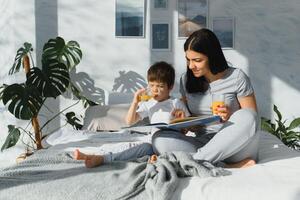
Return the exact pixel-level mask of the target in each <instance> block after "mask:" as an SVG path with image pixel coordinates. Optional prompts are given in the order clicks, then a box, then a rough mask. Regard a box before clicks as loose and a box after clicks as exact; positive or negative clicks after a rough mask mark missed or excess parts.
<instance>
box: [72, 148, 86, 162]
mask: <svg viewBox="0 0 300 200" xmlns="http://www.w3.org/2000/svg"><path fill="white" fill-rule="evenodd" d="M86 156H87V155H86V154H84V153H82V152H81V151H79V149H75V151H74V159H75V160H85V159H86Z"/></svg>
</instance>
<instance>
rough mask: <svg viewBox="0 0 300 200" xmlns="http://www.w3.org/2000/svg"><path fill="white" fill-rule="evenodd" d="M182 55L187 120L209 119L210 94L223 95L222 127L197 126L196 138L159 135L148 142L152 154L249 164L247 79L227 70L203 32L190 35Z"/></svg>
mask: <svg viewBox="0 0 300 200" xmlns="http://www.w3.org/2000/svg"><path fill="white" fill-rule="evenodd" d="M184 50H185V56H186V61H187V71H186V73H185V74H184V75H183V76H182V77H181V80H180V92H181V95H182V98H183V100H184V101H185V102H186V104H187V106H188V108H189V110H190V112H191V114H192V115H196V116H197V115H203V114H211V108H210V107H211V96H212V94H213V93H218V94H224V95H225V105H223V106H219V107H218V108H217V112H218V115H220V117H221V118H222V121H223V123H222V124H218V125H211V126H208V127H202V128H201V127H198V128H197V131H196V136H195V137H191V136H186V135H184V134H182V133H181V132H176V131H172V130H161V131H158V132H156V133H155V134H154V135H153V138H152V145H153V149H154V151H155V153H157V154H161V153H163V152H169V151H185V152H191V153H192V155H193V158H194V159H196V160H208V161H211V162H212V163H215V164H219V163H220V161H224V162H225V163H226V166H227V167H248V166H251V165H254V164H255V160H256V158H257V145H258V134H257V133H256V126H257V122H256V112H257V107H256V101H255V95H254V91H253V88H252V86H251V83H250V80H249V78H248V77H247V75H246V74H245V73H244V72H243V71H242V70H240V69H236V68H232V67H228V65H227V62H226V60H225V57H224V54H223V52H222V49H221V45H220V42H219V41H218V39H217V37H216V36H215V34H214V33H213V32H212V31H210V30H208V29H200V30H198V31H196V32H194V33H193V34H192V35H190V37H189V38H188V39H187V40H186V42H185V44H184ZM193 131H195V129H193ZM221 163H223V162H221ZM226 166H225V167H226Z"/></svg>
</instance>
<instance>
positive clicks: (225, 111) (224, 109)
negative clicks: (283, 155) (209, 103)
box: [215, 105, 231, 122]
mask: <svg viewBox="0 0 300 200" xmlns="http://www.w3.org/2000/svg"><path fill="white" fill-rule="evenodd" d="M215 111H216V113H217V115H219V116H220V117H221V119H222V121H223V122H226V121H227V120H228V119H229V117H230V116H231V112H230V110H229V108H228V106H226V105H218V106H217V108H216V109H215Z"/></svg>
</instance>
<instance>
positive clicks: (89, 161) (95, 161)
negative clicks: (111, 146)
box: [85, 155, 104, 168]
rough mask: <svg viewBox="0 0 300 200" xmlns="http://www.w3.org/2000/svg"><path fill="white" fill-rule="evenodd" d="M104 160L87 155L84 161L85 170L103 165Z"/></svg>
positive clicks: (100, 157) (98, 156) (96, 156)
mask: <svg viewBox="0 0 300 200" xmlns="http://www.w3.org/2000/svg"><path fill="white" fill-rule="evenodd" d="M103 161H104V158H103V156H101V155H87V156H86V159H85V166H86V167H87V168H92V167H97V166H99V165H101V164H103Z"/></svg>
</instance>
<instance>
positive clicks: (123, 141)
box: [0, 130, 300, 200]
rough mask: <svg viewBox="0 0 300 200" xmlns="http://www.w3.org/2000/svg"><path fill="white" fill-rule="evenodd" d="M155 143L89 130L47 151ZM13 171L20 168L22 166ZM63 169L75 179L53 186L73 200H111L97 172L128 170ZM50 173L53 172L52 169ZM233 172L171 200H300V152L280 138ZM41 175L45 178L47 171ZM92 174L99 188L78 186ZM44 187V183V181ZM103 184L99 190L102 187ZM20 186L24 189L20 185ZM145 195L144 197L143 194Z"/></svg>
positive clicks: (195, 181)
mask: <svg viewBox="0 0 300 200" xmlns="http://www.w3.org/2000/svg"><path fill="white" fill-rule="evenodd" d="M150 139H151V135H141V134H136V133H133V134H132V133H131V132H130V131H128V130H123V131H119V132H113V133H111V132H92V131H86V130H85V131H73V130H60V131H58V132H56V133H54V134H52V135H51V136H49V137H48V138H47V139H46V140H45V141H44V146H48V149H47V150H45V151H48V152H52V154H48V155H60V156H63V158H64V159H66V157H65V156H67V155H71V154H70V153H71V152H73V150H74V149H76V148H79V149H81V150H82V151H84V152H86V153H100V154H101V153H105V152H118V151H122V150H125V149H127V148H130V147H131V146H134V145H137V144H140V143H143V142H149V141H150ZM55 158H56V159H58V160H59V159H62V158H59V157H55ZM60 162H61V161H60ZM73 162H75V163H76V167H75V169H74V171H72V170H71V171H70V174H68V170H66V169H68V168H69V167H68V166H70V165H72V164H74V163H73ZM36 164H37V163H36V162H32V163H30V165H32V166H34V165H36ZM123 164H125V165H130V164H131V163H130V162H128V163H126V162H125V163H124V162H123ZM12 167H13V168H16V169H18V167H22V165H19V166H18V165H15V166H12ZM48 167H49V166H48ZM61 167H62V168H61V169H60V170H59V173H66V174H67V175H68V176H69V177H70V179H71V180H69V181H68V183H65V182H63V179H58V180H56V179H55V178H54V179H53V181H54V182H53V184H52V185H51V186H52V187H53V188H52V189H53V190H54V191H56V192H57V193H58V194H59V195H66V197H64V199H68V197H69V199H72V198H71V197H74V196H72V195H74V194H75V195H77V196H80V194H81V192H84V193H86V194H85V198H84V199H105V198H104V197H103V196H101V195H98V196H93V194H94V195H95V194H99V192H98V193H97V190H101V184H97V183H98V182H101V181H105V180H106V179H105V177H106V175H103V174H102V175H101V176H98V177H97V173H99V170H100V171H104V172H106V171H111V170H112V169H114V170H117V171H119V172H121V171H122V170H124V169H123V168H122V167H121V169H120V167H118V166H114V165H104V166H102V167H100V168H94V169H86V168H85V167H84V164H83V163H82V162H81V161H74V160H72V159H71V158H70V159H67V161H65V160H63V161H62V165H61ZM49 170H51V166H50V168H49ZM29 172H30V170H29ZM230 172H231V173H232V174H231V175H229V176H221V177H206V178H198V177H189V178H180V179H179V182H178V185H177V187H176V190H175V191H174V192H173V193H172V198H171V199H204V200H211V199H213V200H219V199H220V200H221V199H225V200H226V199H228V200H229V199H230V200H241V199H246V200H247V199H249V200H250V199H272V200H277V199H286V200H297V199H300V154H299V152H296V151H293V150H291V149H289V148H287V147H286V146H284V145H283V144H282V143H281V142H280V141H279V140H278V139H276V138H275V137H274V136H272V135H270V134H268V133H264V132H262V133H261V141H260V148H259V163H258V164H257V165H255V166H253V167H249V168H247V169H230ZM121 174H122V173H121ZM38 175H40V176H43V173H41V174H37V176H38ZM86 176H87V177H88V178H87V179H90V180H92V181H91V184H93V185H94V186H95V187H92V188H89V187H83V186H80V184H75V183H76V181H78V180H81V179H83V178H86ZM14 177H15V181H16V182H17V183H18V182H20V181H22V177H21V176H17V175H15V176H14ZM54 177H55V175H54ZM40 183H41V184H43V181H41V182H40ZM98 185H99V187H96V186H98ZM106 185H107V188H105V189H107V191H112V192H113V191H114V190H112V189H118V186H117V185H113V187H114V188H112V185H109V184H106ZM16 187H18V186H17V185H16ZM119 187H121V186H119ZM0 188H1V187H0ZM15 189H16V190H15ZM17 189H18V188H15V187H11V188H10V189H7V188H2V189H0V194H1V193H2V194H7V195H8V196H9V195H11V194H12V193H11V192H10V191H11V190H13V191H18V190H17ZM102 189H104V188H102ZM110 189H111V190H110ZM53 190H52V192H53ZM33 191H34V190H33ZM18 192H20V193H21V194H22V195H24V193H25V192H26V194H27V197H28V198H29V197H31V199H32V196H31V195H33V194H30V193H28V191H18ZM43 192H44V194H46V195H48V197H49V198H48V199H53V198H51V197H53V196H51V192H50V190H49V191H48V190H46V189H45V191H43ZM2 194H1V195H0V199H1V198H2V197H3V195H2ZM71 194H72V195H71ZM100 194H101V193H100ZM39 195H40V194H39ZM68 195H69V196H68ZM140 195H143V194H142V193H141V194H140ZM141 198H142V199H144V198H145V196H139V195H138V196H136V197H134V198H133V199H141ZM5 199H6V198H5ZM14 199H23V198H22V196H20V197H19V198H14ZM26 199H27V198H26ZM44 199H47V198H44Z"/></svg>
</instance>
